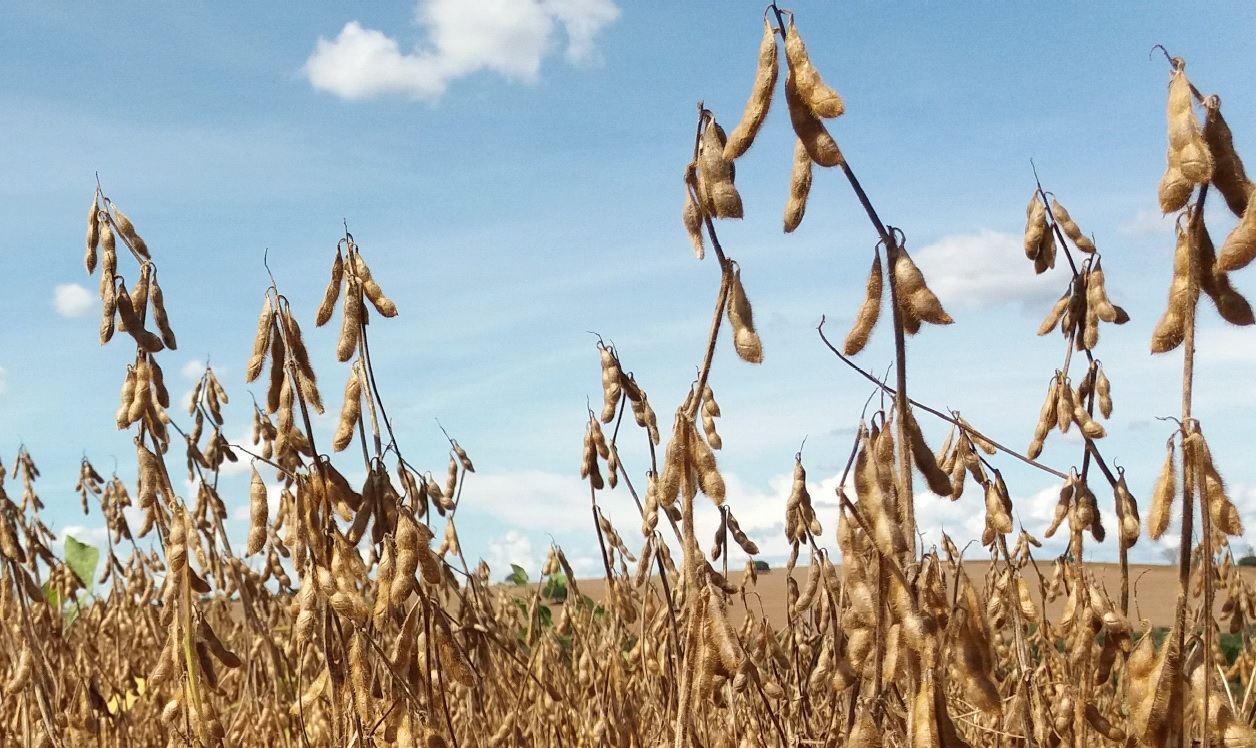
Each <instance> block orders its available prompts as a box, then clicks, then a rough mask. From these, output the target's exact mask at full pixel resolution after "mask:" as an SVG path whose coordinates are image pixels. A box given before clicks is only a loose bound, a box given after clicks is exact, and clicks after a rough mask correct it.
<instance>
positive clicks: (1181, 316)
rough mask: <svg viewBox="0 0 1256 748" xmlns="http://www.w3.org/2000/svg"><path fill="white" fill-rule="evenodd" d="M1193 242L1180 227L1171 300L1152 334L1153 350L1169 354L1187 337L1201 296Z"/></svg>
mask: <svg viewBox="0 0 1256 748" xmlns="http://www.w3.org/2000/svg"><path fill="white" fill-rule="evenodd" d="M1190 267H1191V241H1190V236H1189V234H1188V233H1187V232H1186V231H1183V230H1182V228H1181V227H1180V226H1179V227H1178V230H1177V246H1176V248H1175V249H1174V251H1173V280H1172V282H1171V283H1170V284H1169V303H1168V306H1167V307H1166V308H1165V311H1164V314H1163V315H1161V317H1160V321H1159V322H1157V323H1156V328H1155V330H1153V331H1152V334H1151V352H1152V353H1165V352H1167V351H1171V350H1173V349H1174V348H1177V347H1178V346H1179V345H1181V344H1182V340H1183V338H1184V337H1185V336H1186V314H1187V312H1188V311H1189V310H1190V309H1191V308H1193V307H1194V306H1195V303H1196V301H1198V299H1199V289H1198V287H1197V286H1196V284H1195V283H1193V282H1192V278H1191V277H1190Z"/></svg>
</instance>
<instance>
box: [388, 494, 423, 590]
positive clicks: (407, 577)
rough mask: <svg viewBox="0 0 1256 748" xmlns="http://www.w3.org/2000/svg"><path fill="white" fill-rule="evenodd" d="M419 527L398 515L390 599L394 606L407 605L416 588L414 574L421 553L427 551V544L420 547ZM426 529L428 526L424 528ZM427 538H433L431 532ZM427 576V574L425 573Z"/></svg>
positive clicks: (407, 518)
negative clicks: (395, 553)
mask: <svg viewBox="0 0 1256 748" xmlns="http://www.w3.org/2000/svg"><path fill="white" fill-rule="evenodd" d="M418 527H419V526H418V525H416V524H415V523H414V521H413V520H411V519H410V516H409V515H408V514H406V513H404V512H402V513H399V514H398V515H397V556H396V561H395V571H394V573H393V578H392V584H391V585H390V587H389V592H388V597H389V600H390V601H391V603H392V604H393V605H394V606H398V605H402V604H403V603H405V601H406V598H407V597H409V596H410V590H411V589H413V588H414V572H415V570H416V569H418V566H419V555H420V551H426V550H427V548H426V543H423V544H422V547H420V545H421V544H420V533H419V529H418ZM423 527H424V529H426V525H424V526H423ZM427 537H429V538H430V537H431V533H430V531H429V532H428V533H427ZM425 576H426V573H425Z"/></svg>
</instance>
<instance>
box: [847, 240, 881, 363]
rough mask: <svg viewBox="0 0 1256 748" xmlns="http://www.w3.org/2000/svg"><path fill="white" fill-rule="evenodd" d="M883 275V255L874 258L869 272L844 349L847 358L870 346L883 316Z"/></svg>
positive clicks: (877, 253)
mask: <svg viewBox="0 0 1256 748" xmlns="http://www.w3.org/2000/svg"><path fill="white" fill-rule="evenodd" d="M884 285H885V283H884V279H883V278H882V273H881V253H880V252H875V253H874V254H873V256H872V269H871V270H869V271H868V284H867V287H866V288H865V290H864V300H863V304H861V305H860V307H859V312H858V313H857V314H856V315H855V323H854V324H853V325H851V328H850V332H849V333H847V335H846V342H845V343H844V344H843V346H842V349H843V350H844V351H845V353H846V355H847V356H854V355H855V354H857V353H859V352H860V351H862V350H863V349H864V346H866V345H867V344H868V338H869V337H870V336H871V335H872V330H873V328H874V327H876V326H877V318H878V317H880V316H881V291H882V288H883V287H884Z"/></svg>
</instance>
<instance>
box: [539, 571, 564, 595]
mask: <svg viewBox="0 0 1256 748" xmlns="http://www.w3.org/2000/svg"><path fill="white" fill-rule="evenodd" d="M541 596H542V597H544V598H545V599H547V600H552V601H554V602H562V601H563V600H566V599H567V576H566V575H565V574H554V575H552V576H551V577H550V578H549V581H548V582H546V583H545V587H544V588H543V589H542V590H541Z"/></svg>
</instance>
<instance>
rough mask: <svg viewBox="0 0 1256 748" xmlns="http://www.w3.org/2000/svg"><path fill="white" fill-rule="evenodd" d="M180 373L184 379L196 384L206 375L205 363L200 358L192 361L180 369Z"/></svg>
mask: <svg viewBox="0 0 1256 748" xmlns="http://www.w3.org/2000/svg"><path fill="white" fill-rule="evenodd" d="M179 373H180V374H182V375H183V378H184V379H187V380H188V381H191V382H195V381H197V380H199V379H200V378H201V375H202V374H204V373H205V362H204V361H202V360H200V359H199V358H194V359H191V360H190V361H188V362H187V363H186V364H184V365H183V368H181V369H179Z"/></svg>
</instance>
